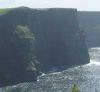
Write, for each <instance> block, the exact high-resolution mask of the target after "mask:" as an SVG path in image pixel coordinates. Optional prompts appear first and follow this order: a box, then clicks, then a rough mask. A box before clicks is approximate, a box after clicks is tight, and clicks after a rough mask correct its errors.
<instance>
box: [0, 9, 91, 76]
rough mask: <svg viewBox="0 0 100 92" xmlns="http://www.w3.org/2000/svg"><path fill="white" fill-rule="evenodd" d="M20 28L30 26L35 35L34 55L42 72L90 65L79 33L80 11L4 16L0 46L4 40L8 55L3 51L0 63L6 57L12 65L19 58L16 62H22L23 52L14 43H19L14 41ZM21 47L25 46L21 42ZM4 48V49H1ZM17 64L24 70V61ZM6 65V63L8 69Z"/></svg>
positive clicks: (13, 12) (25, 11)
mask: <svg viewBox="0 0 100 92" xmlns="http://www.w3.org/2000/svg"><path fill="white" fill-rule="evenodd" d="M18 25H21V26H28V28H29V29H30V30H31V32H32V33H33V34H34V37H35V43H34V44H35V50H34V55H35V56H36V58H37V61H38V62H40V64H39V65H40V69H41V70H42V71H48V70H49V69H51V68H54V67H55V68H56V67H61V66H65V67H70V66H73V65H79V64H85V63H88V62H89V55H88V49H87V46H86V42H85V38H84V35H83V34H82V32H81V31H80V30H79V24H78V19H77V10H76V9H63V8H62V9H61V8H58V9H56V8H52V9H43V10H42V9H40V10H39V9H29V8H17V9H14V10H11V11H9V12H8V13H7V14H5V15H3V16H1V17H0V32H1V33H2V35H3V36H1V39H0V44H2V40H4V44H3V45H5V46H6V47H7V48H6V50H5V49H4V50H3V53H4V54H2V52H0V61H2V59H1V58H2V55H3V57H5V58H7V57H8V59H9V60H5V61H6V62H8V61H9V62H10V64H12V62H13V61H10V60H14V59H15V61H16V59H17V58H19V59H17V60H20V57H19V55H20V53H21V52H22V49H20V51H19V52H18V50H16V45H15V44H14V43H16V42H14V41H12V40H11V39H13V37H14V36H13V32H14V30H15V29H16V27H17V26H18ZM12 46H13V48H12ZM21 46H24V45H23V44H22V43H21ZM19 48H20V47H19ZM2 49H3V46H1V48H0V50H2ZM25 51H26V50H25ZM16 54H17V55H16ZM20 56H21V55H20ZM14 57H15V58H14ZM20 61H21V60H20ZM14 64H17V65H19V66H18V67H21V66H20V62H19V63H18V62H17V61H16V62H15V63H14ZM0 65H1V64H0ZM5 65H6V63H5V64H4V67H5ZM12 69H13V68H12ZM20 69H21V68H20ZM5 73H6V72H5ZM22 75H23V73H22ZM4 76H5V75H4Z"/></svg>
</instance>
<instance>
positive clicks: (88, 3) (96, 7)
mask: <svg viewBox="0 0 100 92" xmlns="http://www.w3.org/2000/svg"><path fill="white" fill-rule="evenodd" d="M18 6H28V7H32V8H50V7H64V8H77V9H78V10H81V11H90V10H91V11H100V0H0V8H12V7H18Z"/></svg>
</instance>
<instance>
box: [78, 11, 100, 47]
mask: <svg viewBox="0 0 100 92" xmlns="http://www.w3.org/2000/svg"><path fill="white" fill-rule="evenodd" d="M78 19H79V24H80V28H81V29H82V30H84V31H85V33H86V37H87V43H88V47H99V46H100V40H99V39H100V12H96V11H95V12H93V11H88V12H85V11H81V12H78Z"/></svg>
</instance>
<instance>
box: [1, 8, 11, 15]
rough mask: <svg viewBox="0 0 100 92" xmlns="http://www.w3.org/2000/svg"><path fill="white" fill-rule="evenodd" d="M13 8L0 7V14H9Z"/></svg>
mask: <svg viewBox="0 0 100 92" xmlns="http://www.w3.org/2000/svg"><path fill="white" fill-rule="evenodd" d="M9 10H11V9H10V8H5V9H0V15H4V14H7V13H8V12H9Z"/></svg>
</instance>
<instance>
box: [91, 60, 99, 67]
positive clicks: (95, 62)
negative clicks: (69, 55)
mask: <svg viewBox="0 0 100 92" xmlns="http://www.w3.org/2000/svg"><path fill="white" fill-rule="evenodd" d="M89 64H90V65H91V64H92V65H97V66H100V62H97V61H95V60H90V63H89Z"/></svg>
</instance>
